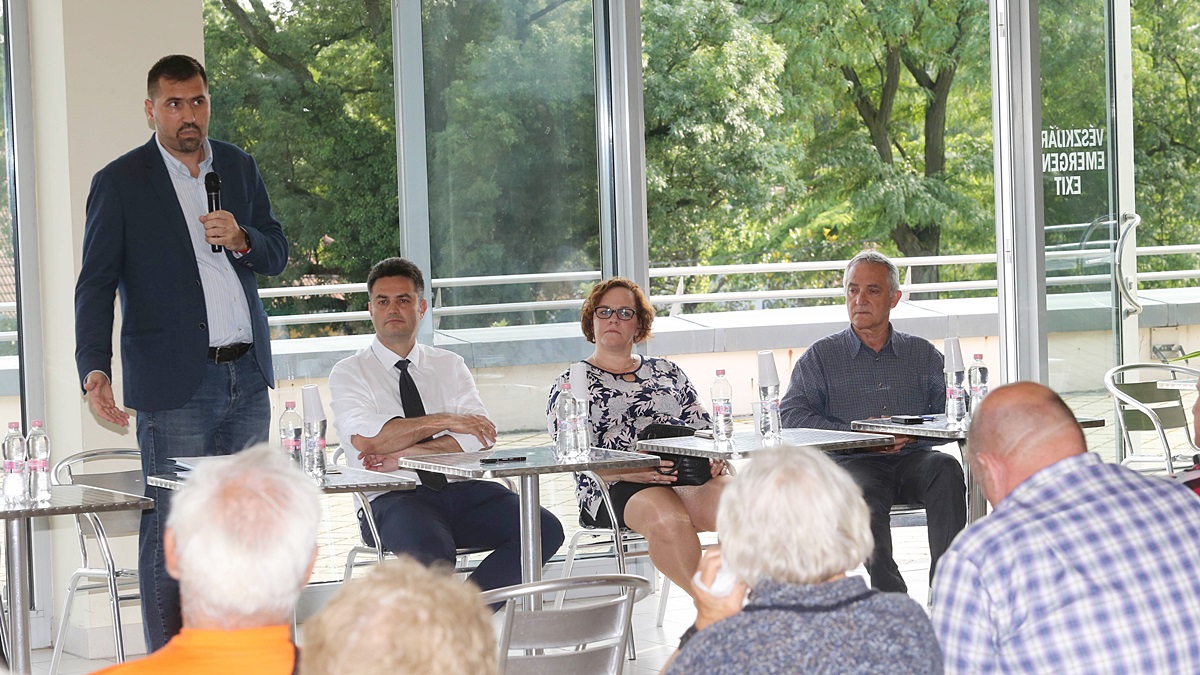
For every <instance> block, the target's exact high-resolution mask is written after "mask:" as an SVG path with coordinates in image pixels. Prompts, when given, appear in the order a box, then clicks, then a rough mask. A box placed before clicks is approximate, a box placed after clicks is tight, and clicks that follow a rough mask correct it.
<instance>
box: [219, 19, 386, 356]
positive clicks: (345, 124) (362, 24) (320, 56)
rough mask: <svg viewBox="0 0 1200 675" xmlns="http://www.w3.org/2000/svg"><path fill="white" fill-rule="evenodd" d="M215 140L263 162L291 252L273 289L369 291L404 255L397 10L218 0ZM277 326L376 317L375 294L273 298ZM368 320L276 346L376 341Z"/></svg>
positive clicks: (300, 327)
mask: <svg viewBox="0 0 1200 675" xmlns="http://www.w3.org/2000/svg"><path fill="white" fill-rule="evenodd" d="M204 16H205V62H206V67H207V69H208V72H209V85H210V91H211V93H212V97H213V118H212V125H211V129H210V133H211V135H212V136H213V137H214V138H219V139H221V140H224V141H229V142H231V143H234V144H235V145H238V146H239V147H241V148H243V149H245V150H246V151H247V152H249V153H251V154H252V155H254V157H255V159H256V160H257V161H258V165H259V170H260V171H261V172H262V175H263V180H264V181H265V182H266V185H267V190H268V192H269V194H270V196H271V204H272V206H273V208H274V210H275V215H276V217H277V218H278V219H279V221H280V222H281V223H283V227H284V231H285V232H286V233H287V236H288V241H289V243H290V244H291V257H290V260H289V261H288V266H287V269H286V270H285V271H284V273H283V274H282V275H280V276H278V277H269V278H268V277H260V278H259V284H260V286H261V287H271V286H313V285H318V284H329V283H361V282H363V281H365V280H366V278H367V271H368V270H369V269H370V267H371V265H372V264H373V263H374V262H375V261H378V260H380V259H382V258H385V257H388V256H391V255H396V251H397V250H398V246H399V238H400V237H399V225H398V223H399V220H398V198H397V191H396V129H395V127H396V123H395V118H396V116H395V95H394V84H393V77H392V73H393V68H392V30H391V14H390V13H389V11H388V5H387V3H379V2H362V3H349V2H339V1H337V0H289V1H288V2H283V1H281V0H279V1H276V2H270V3H261V2H257V1H256V2H252V3H248V2H246V1H245V0H206V1H205V5H204ZM265 303H266V307H267V312H268V314H270V315H271V316H280V315H289V314H306V313H316V312H341V311H351V310H365V309H366V294H365V293H334V294H328V293H322V294H318V295H311V296H292V297H281V298H275V299H270V298H267V299H265ZM370 331H371V325H370V323H369V322H366V321H357V322H349V323H342V322H332V323H317V324H295V325H289V326H285V327H277V328H275V330H274V331H273V336H274V337H275V338H277V339H278V338H281V337H307V336H317V335H328V334H342V333H364V332H370Z"/></svg>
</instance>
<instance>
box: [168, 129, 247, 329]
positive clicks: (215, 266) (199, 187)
mask: <svg viewBox="0 0 1200 675" xmlns="http://www.w3.org/2000/svg"><path fill="white" fill-rule="evenodd" d="M157 139H158V137H157V136H156V137H155V140H157ZM158 151H159V152H161V153H162V157H163V161H164V162H166V164H167V175H168V176H170V177H171V185H173V186H174V187H175V196H176V197H177V198H178V199H179V208H180V209H182V210H183V220H184V222H186V223H187V228H188V236H189V237H190V238H191V240H192V248H193V249H194V250H195V252H196V267H198V268H199V269H200V285H201V287H202V288H203V289H204V308H205V310H206V311H207V313H208V346H210V347H223V346H225V345H236V344H243V343H248V342H254V329H253V327H252V326H251V325H250V306H249V305H248V304H247V303H246V291H245V290H244V289H243V288H242V282H241V280H240V279H238V275H237V272H235V271H233V264H232V263H230V262H229V258H227V257H226V256H225V250H224V249H222V250H221V251H220V252H218V253H213V250H212V244H209V243H208V241H206V240H205V239H204V223H202V222H200V216H203V215H207V214H208V191H207V190H205V188H204V177H205V176H206V175H208V172H209V171H212V146H210V145H209V143H208V141H207V140H206V141H204V160H203V161H202V162H200V175H199V176H197V177H196V178H192V173H191V171H189V170H188V168H187V166H186V165H184V163H183V162H181V161H179V160H178V159H175V157H174V156H172V155H171V153H169V152H167V150H166V149H165V148H163V146H162V141H158ZM153 254H154V253H153V251H151V252H149V253H148V255H153ZM234 255H235V256H236V255H237V254H236V253H234Z"/></svg>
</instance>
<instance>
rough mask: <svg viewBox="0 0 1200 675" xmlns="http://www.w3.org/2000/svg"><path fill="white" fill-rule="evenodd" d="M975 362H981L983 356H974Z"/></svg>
mask: <svg viewBox="0 0 1200 675" xmlns="http://www.w3.org/2000/svg"><path fill="white" fill-rule="evenodd" d="M975 360H976V361H982V360H983V354H976V355H975Z"/></svg>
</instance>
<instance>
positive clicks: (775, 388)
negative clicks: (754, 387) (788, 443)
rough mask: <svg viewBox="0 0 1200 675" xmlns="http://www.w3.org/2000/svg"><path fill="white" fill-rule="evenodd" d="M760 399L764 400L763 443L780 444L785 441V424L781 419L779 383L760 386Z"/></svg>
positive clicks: (761, 425)
mask: <svg viewBox="0 0 1200 675" xmlns="http://www.w3.org/2000/svg"><path fill="white" fill-rule="evenodd" d="M758 400H759V401H761V402H762V420H760V421H759V425H760V428H761V429H762V437H763V445H778V444H779V443H781V442H783V424H782V423H781V422H780V421H779V385H778V384H768V385H766V386H763V385H762V384H761V383H760V384H759V386H758Z"/></svg>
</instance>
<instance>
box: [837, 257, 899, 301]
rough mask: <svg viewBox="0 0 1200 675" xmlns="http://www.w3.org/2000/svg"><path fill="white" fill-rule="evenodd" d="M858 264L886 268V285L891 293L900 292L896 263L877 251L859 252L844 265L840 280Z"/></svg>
mask: <svg viewBox="0 0 1200 675" xmlns="http://www.w3.org/2000/svg"><path fill="white" fill-rule="evenodd" d="M859 263H874V264H876V265H883V266H884V267H886V268H887V271H888V283H889V284H891V286H892V292H893V293H895V292H896V291H899V290H900V270H898V269H896V263H894V262H892V261H891V259H890V258H888V257H887V256H886V255H884V254H882V253H880V252H879V251H859V253H858V255H856V256H854V257H853V258H851V259H850V262H848V263H846V271H845V272H844V273H843V274H842V278H843V279H845V275H847V274H849V273H850V269H851V268H852V267H854V266H855V265H857V264H859Z"/></svg>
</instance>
